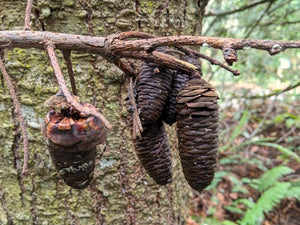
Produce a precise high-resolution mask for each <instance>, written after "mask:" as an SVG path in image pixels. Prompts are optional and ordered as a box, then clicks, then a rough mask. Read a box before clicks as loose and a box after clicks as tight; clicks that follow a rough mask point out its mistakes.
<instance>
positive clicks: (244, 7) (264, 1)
mask: <svg viewBox="0 0 300 225" xmlns="http://www.w3.org/2000/svg"><path fill="white" fill-rule="evenodd" d="M270 1H273V0H262V1H258V2H254V3H252V4H249V5H244V6H242V7H240V8H238V9H234V10H231V11H227V12H221V13H212V12H209V13H207V14H205V16H218V17H220V16H227V15H230V14H233V13H237V12H241V11H244V10H246V9H250V8H253V7H255V6H257V5H260V4H263V3H266V2H270Z"/></svg>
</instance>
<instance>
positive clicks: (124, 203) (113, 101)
mask: <svg viewBox="0 0 300 225" xmlns="http://www.w3.org/2000/svg"><path fill="white" fill-rule="evenodd" d="M193 4H194V3H193V1H139V0H136V1H129V0H123V1H121V0H105V1H93V0H77V1H75V0H64V1H59V0H56V1H50V0H39V1H35V4H34V7H33V10H32V25H31V27H32V29H33V30H39V31H41V30H46V31H57V32H62V33H73V34H82V35H93V36H107V35H109V34H112V33H118V32H121V31H125V30H139V31H145V32H149V33H154V34H156V35H176V34H187V35H190V34H192V31H193V28H194V26H195V22H194V21H193V20H194V18H195V16H196V13H195V11H193V9H194V7H193ZM25 9H26V1H20V0H19V1H13V0H1V1H0V30H16V29H23V26H24V14H25ZM57 53H58V55H59V60H60V64H61V67H62V69H63V72H64V73H65V75H66V74H67V68H66V65H65V63H64V61H63V56H62V54H61V53H60V52H59V51H57ZM71 57H72V64H73V66H74V74H75V80H76V84H77V88H78V95H79V96H80V99H81V100H82V101H83V102H90V103H91V104H93V105H95V106H96V107H97V108H98V109H100V110H101V111H102V113H103V114H104V115H105V116H106V117H107V118H108V119H109V121H110V122H111V123H112V125H113V129H112V130H110V131H109V132H108V140H107V146H106V149H105V150H104V148H102V149H98V155H97V162H96V169H95V179H94V181H93V182H92V184H91V185H90V186H89V187H88V188H86V189H85V190H75V189H71V188H69V187H68V186H66V185H65V184H64V183H63V182H62V181H61V180H60V178H59V176H58V174H57V171H56V170H55V168H54V166H53V165H52V163H51V161H50V156H49V154H48V151H47V149H46V145H45V141H44V139H43V137H42V134H41V131H40V124H41V122H42V120H43V119H44V116H45V115H46V113H47V109H46V108H45V107H44V106H43V104H44V102H45V100H46V99H47V98H49V97H50V96H51V95H53V94H55V93H56V92H57V91H58V86H57V82H56V80H55V76H54V73H53V69H52V67H51V64H50V62H49V60H48V56H47V54H46V52H45V51H43V50H37V49H26V50H24V49H18V48H16V49H13V50H6V51H5V61H6V67H7V70H8V73H9V75H10V76H11V79H12V80H13V82H14V83H15V85H16V87H17V90H16V92H17V93H18V97H19V99H20V100H21V109H22V111H23V114H24V116H25V121H26V123H27V126H28V129H29V150H30V152H29V166H28V173H29V174H28V176H27V177H23V176H22V174H21V164H22V156H23V153H22V140H21V136H20V131H19V130H20V128H19V127H18V126H16V123H14V120H13V116H14V115H13V110H12V103H11V100H10V96H9V91H8V89H7V87H6V86H5V85H4V82H3V79H2V77H1V76H0V77H1V80H0V86H1V88H0V128H1V129H0V158H1V161H0V203H1V204H0V224H182V223H184V221H185V219H186V216H187V211H188V208H187V199H188V191H187V190H189V187H188V185H187V183H186V182H185V181H184V180H183V175H182V171H181V168H180V164H179V162H178V153H177V150H176V145H177V144H176V138H175V136H174V134H173V133H174V127H171V128H168V131H169V133H170V135H169V138H170V145H171V148H172V157H173V169H174V175H173V182H172V184H170V185H167V186H163V187H160V186H158V185H156V184H155V183H154V181H153V180H152V179H151V178H150V177H149V176H148V175H146V173H145V171H144V170H143V169H142V167H141V165H140V163H139V162H138V159H137V157H136V155H135V153H134V150H133V144H132V142H131V138H130V133H129V129H128V127H127V125H126V122H125V118H126V109H125V101H124V99H125V96H126V95H127V86H128V82H129V81H128V79H126V78H125V77H124V76H123V74H122V72H121V71H120V70H119V69H117V68H116V67H115V66H114V65H112V64H110V63H107V62H106V61H105V60H103V59H102V58H101V57H100V56H97V55H92V54H82V53H76V52H72V55H71ZM65 78H66V80H68V79H67V75H66V76H65ZM69 87H70V84H69Z"/></svg>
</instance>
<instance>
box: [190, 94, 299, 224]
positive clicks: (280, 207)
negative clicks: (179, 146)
mask: <svg viewBox="0 0 300 225" xmlns="http://www.w3.org/2000/svg"><path fill="white" fill-rule="evenodd" d="M261 101H262V100H261ZM247 104H248V106H246V107H244V106H243V107H244V109H245V110H247V109H251V110H249V114H247V115H246V116H244V117H243V115H240V116H239V118H238V117H237V116H236V111H237V110H236V108H234V107H227V108H226V109H223V112H222V110H221V120H220V151H219V156H218V165H217V168H216V174H219V175H215V182H213V183H214V184H213V187H212V188H208V190H205V191H204V192H203V193H201V194H199V193H198V192H196V191H195V192H193V194H192V197H191V199H190V218H189V219H188V225H198V224H199V225H200V224H208V225H214V224H240V223H239V221H241V220H242V219H243V217H244V216H245V212H246V211H247V204H235V205H233V203H234V202H237V200H239V199H240V200H243V199H246V200H251V201H253V202H257V201H258V200H259V198H260V197H261V196H262V193H261V192H259V191H258V190H256V189H255V188H253V187H252V186H251V182H253V179H257V178H259V177H261V176H262V175H263V174H264V173H265V172H266V171H268V170H270V169H271V168H274V167H276V166H279V165H284V166H287V167H290V168H291V169H293V170H294V172H293V173H290V174H288V175H286V176H282V177H281V178H280V179H279V180H278V182H292V181H295V182H296V181H297V183H298V184H297V185H298V186H297V187H299V188H300V185H299V180H300V163H299V162H298V161H297V160H295V159H292V158H291V157H286V156H284V154H283V152H282V151H279V149H278V148H274V147H273V146H263V145H260V144H259V142H256V140H257V139H259V140H264V141H265V142H268V143H272V144H277V146H279V148H280V146H281V147H284V148H286V149H289V150H290V151H292V152H294V153H296V154H298V155H300V101H294V102H292V103H286V102H284V101H281V102H279V101H271V100H268V101H267V100H264V101H262V102H260V101H256V100H255V101H251V102H250V103H249V102H248V103H247ZM270 104H272V105H271V106H270ZM243 107H242V108H243ZM240 110H241V109H240ZM241 113H243V112H241ZM241 117H242V118H241ZM245 118H246V119H245ZM222 131H223V132H222ZM247 142H248V144H245V143H247ZM216 176H217V177H216ZM274 182H275V181H274ZM240 202H242V201H240ZM226 220H227V221H229V222H228V223H223V222H221V221H226ZM230 221H231V222H234V223H230ZM257 224H262V225H279V224H286V225H287V224H288V225H299V224H300V201H299V200H297V199H295V198H284V199H283V200H281V201H280V202H278V203H276V204H275V205H274V207H272V209H271V210H269V213H264V214H263V220H262V221H261V223H257Z"/></svg>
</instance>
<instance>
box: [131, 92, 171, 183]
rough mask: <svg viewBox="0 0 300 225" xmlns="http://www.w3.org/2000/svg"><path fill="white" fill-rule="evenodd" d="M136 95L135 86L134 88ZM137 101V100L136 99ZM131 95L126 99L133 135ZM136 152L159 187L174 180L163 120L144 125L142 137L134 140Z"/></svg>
mask: <svg viewBox="0 0 300 225" xmlns="http://www.w3.org/2000/svg"><path fill="white" fill-rule="evenodd" d="M133 92H134V93H135V86H134V87H133ZM134 100H135V99H134ZM131 101H132V100H131V99H130V94H129V96H128V97H127V98H126V109H127V125H128V126H129V129H130V130H131V133H133V132H134V131H133V129H134V128H133V127H132V126H133V115H134V114H133V111H134V107H133V106H132V104H131ZM133 143H134V148H135V152H136V154H137V156H138V158H139V160H140V162H141V164H142V166H143V167H144V168H145V170H146V171H147V173H148V174H149V176H150V177H151V178H152V179H153V180H154V181H155V182H156V183H157V184H159V185H165V184H167V183H169V182H170V181H171V179H172V159H171V153H170V147H169V142H168V136H167V134H166V131H165V128H164V126H163V123H162V121H161V120H158V121H155V122H153V123H151V124H146V125H143V132H142V133H141V137H140V138H138V139H137V140H133Z"/></svg>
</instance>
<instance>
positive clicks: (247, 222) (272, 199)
mask: <svg viewBox="0 0 300 225" xmlns="http://www.w3.org/2000/svg"><path fill="white" fill-rule="evenodd" d="M290 186H291V183H289V182H277V183H275V185H274V186H273V187H271V188H270V189H268V190H267V191H266V192H264V193H263V195H262V196H261V197H260V198H259V200H258V201H257V203H256V204H255V205H254V206H253V207H252V208H250V209H248V210H247V212H246V214H245V216H244V218H243V220H242V221H239V222H240V224H241V225H253V224H261V223H262V222H263V220H264V212H265V213H268V212H270V211H271V210H272V209H273V207H274V206H276V204H277V203H279V202H280V201H281V200H282V199H283V198H285V197H286V196H287V195H288V191H289V187H290Z"/></svg>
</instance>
